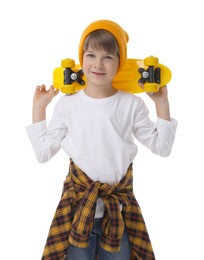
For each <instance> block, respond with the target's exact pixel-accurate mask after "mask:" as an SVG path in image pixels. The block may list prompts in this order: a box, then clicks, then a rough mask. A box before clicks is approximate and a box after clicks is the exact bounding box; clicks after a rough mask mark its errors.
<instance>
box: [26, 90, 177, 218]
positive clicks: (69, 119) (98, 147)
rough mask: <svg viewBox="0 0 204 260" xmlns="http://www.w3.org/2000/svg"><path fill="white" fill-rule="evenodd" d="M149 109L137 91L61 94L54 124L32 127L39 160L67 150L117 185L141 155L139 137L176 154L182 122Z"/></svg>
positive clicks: (82, 165) (88, 169) (85, 166)
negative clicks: (98, 95)
mask: <svg viewBox="0 0 204 260" xmlns="http://www.w3.org/2000/svg"><path fill="white" fill-rule="evenodd" d="M148 113H149V112H148V109H147V107H146V105H145V104H144V102H143V100H142V99H141V98H140V97H138V96H136V95H132V94H129V93H127V92H123V91H118V92H117V93H116V94H114V95H113V96H110V97H107V98H102V99H94V98H91V97H89V96H87V95H86V94H85V93H84V91H83V90H81V91H79V92H77V93H76V94H73V95H70V96H68V95H65V96H62V97H61V98H60V100H59V101H58V103H57V105H56V107H55V110H54V115H53V117H52V119H51V121H50V123H49V125H48V127H47V123H46V121H45V120H44V121H41V122H38V123H35V124H31V125H29V126H27V127H26V130H27V133H28V136H29V138H30V141H31V143H32V146H33V149H34V151H35V154H36V157H37V159H38V161H39V162H46V161H48V160H49V159H50V158H52V156H54V155H55V154H56V153H57V152H58V151H59V150H60V148H62V149H63V150H64V151H65V153H67V154H68V156H69V157H70V158H72V160H73V161H74V162H75V163H76V164H77V165H78V167H79V168H80V169H81V170H82V171H84V172H85V173H86V174H87V175H88V176H89V177H90V178H91V179H93V180H95V181H97V180H99V181H101V182H104V183H108V184H114V183H117V182H119V181H120V180H121V179H122V178H123V177H124V175H125V173H126V171H127V168H128V166H129V165H130V163H131V162H132V161H133V160H134V158H135V156H136V154H137V151H138V148H137V145H136V144H135V142H134V138H136V139H137V140H139V141H140V142H141V143H142V144H143V145H145V146H146V147H148V148H149V149H150V150H151V151H152V152H153V153H155V154H157V155H160V156H168V155H169V154H170V152H171V149H172V145H173V142H174V138H175V132H176V127H177V121H176V120H174V119H171V121H166V120H163V119H161V118H157V122H156V123H154V122H152V121H151V120H150V119H149V115H148ZM98 211H102V209H101V210H99V208H98ZM99 215H100V214H99Z"/></svg>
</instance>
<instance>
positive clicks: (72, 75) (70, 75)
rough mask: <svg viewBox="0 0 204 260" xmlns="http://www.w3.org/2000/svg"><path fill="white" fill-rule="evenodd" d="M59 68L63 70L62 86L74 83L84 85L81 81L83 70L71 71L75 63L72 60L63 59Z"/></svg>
mask: <svg viewBox="0 0 204 260" xmlns="http://www.w3.org/2000/svg"><path fill="white" fill-rule="evenodd" d="M61 66H62V68H64V85H71V84H72V83H74V82H77V83H79V84H80V85H85V81H84V80H83V79H82V76H83V75H84V73H83V70H82V69H80V70H78V71H74V70H72V68H74V67H75V62H74V60H72V59H64V60H62V61H61Z"/></svg>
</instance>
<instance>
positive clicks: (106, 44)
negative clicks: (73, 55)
mask: <svg viewBox="0 0 204 260" xmlns="http://www.w3.org/2000/svg"><path fill="white" fill-rule="evenodd" d="M89 47H91V48H92V49H96V50H100V49H103V50H104V51H106V52H108V53H110V54H116V55H117V56H118V58H119V59H120V51H119V47H118V43H117V41H116V39H115V37H114V36H113V35H112V33H110V32H108V31H107V30H103V29H101V30H96V31H93V32H92V33H90V34H89V35H88V36H87V38H86V40H85V41H84V45H83V52H85V51H87V50H88V48H89Z"/></svg>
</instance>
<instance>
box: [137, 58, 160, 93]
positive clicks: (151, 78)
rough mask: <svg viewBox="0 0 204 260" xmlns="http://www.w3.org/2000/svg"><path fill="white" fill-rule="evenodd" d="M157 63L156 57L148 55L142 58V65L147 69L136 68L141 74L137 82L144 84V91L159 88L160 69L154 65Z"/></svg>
mask: <svg viewBox="0 0 204 260" xmlns="http://www.w3.org/2000/svg"><path fill="white" fill-rule="evenodd" d="M158 64H159V60H158V58H156V57H153V56H150V57H148V58H146V59H144V65H145V67H147V69H145V68H139V69H138V72H139V73H140V74H141V78H140V79H139V80H138V83H142V84H144V91H145V92H157V91H158V90H159V84H160V82H161V75H160V72H161V69H160V68H159V67H156V66H157V65H158Z"/></svg>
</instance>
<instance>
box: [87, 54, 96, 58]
mask: <svg viewBox="0 0 204 260" xmlns="http://www.w3.org/2000/svg"><path fill="white" fill-rule="evenodd" d="M86 57H89V58H93V57H94V55H93V54H91V53H87V54H86Z"/></svg>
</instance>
